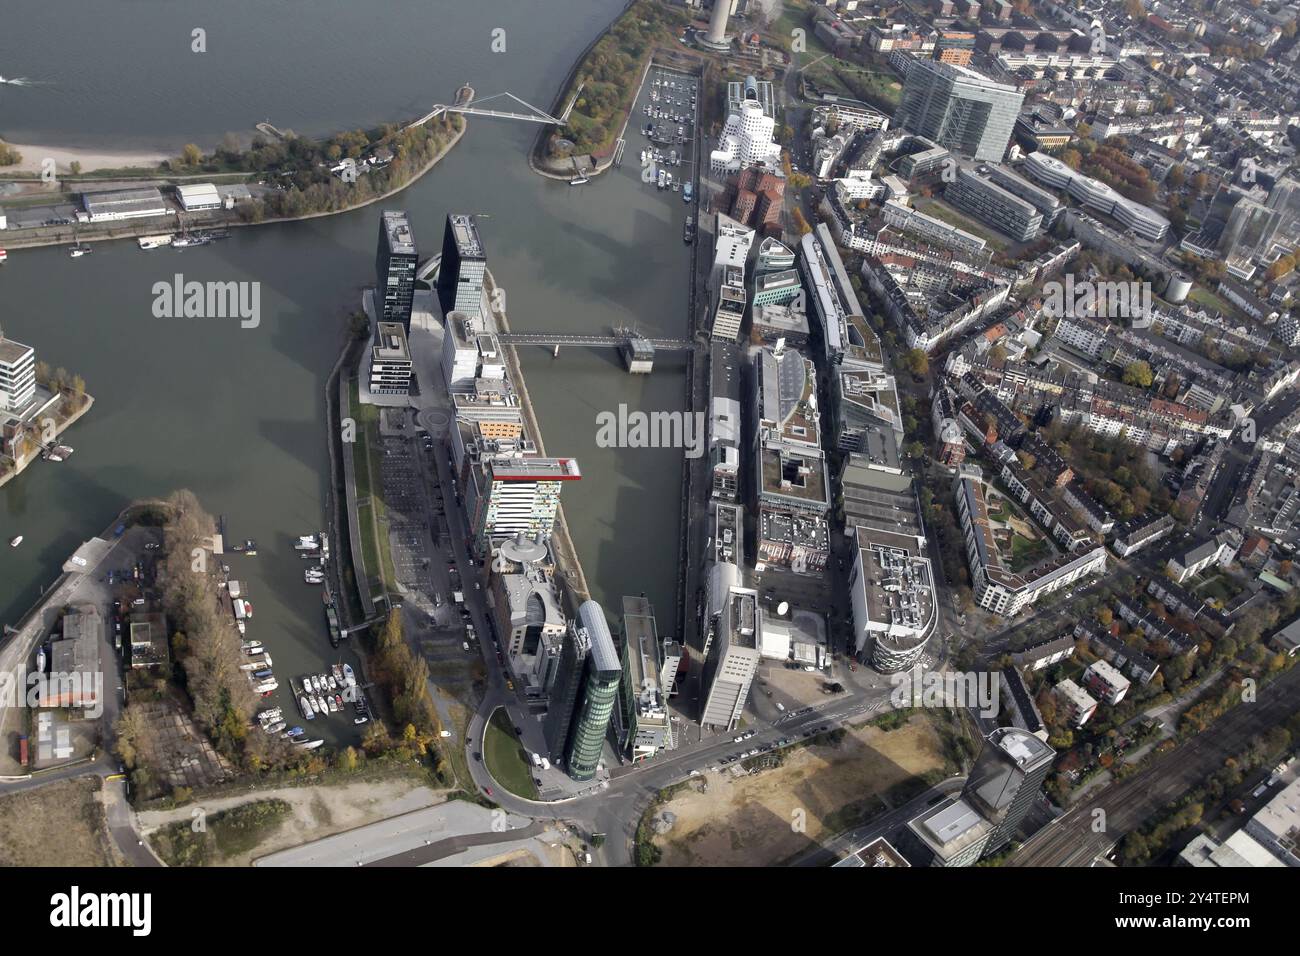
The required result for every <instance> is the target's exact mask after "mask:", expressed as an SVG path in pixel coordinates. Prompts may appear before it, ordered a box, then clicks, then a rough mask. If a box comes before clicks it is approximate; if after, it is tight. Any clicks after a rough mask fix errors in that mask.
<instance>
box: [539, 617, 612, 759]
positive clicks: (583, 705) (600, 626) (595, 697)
mask: <svg viewBox="0 0 1300 956" xmlns="http://www.w3.org/2000/svg"><path fill="white" fill-rule="evenodd" d="M622 675H623V665H622V661H621V660H620V659H619V655H618V649H617V648H616V647H615V646H614V638H613V637H612V636H611V634H610V632H609V623H608V622H607V621H606V620H605V612H604V610H603V609H602V608H601V606H600V605H599V604H597V603H596V602H595V601H586V602H584V603H583V604H582V606H581V607H579V608H578V617H577V620H575V621H574V622H573V626H572V628H571V629H570V630H569V633H568V635H567V636H566V638H565V641H564V649H563V651H562V652H561V654H560V666H559V672H558V673H557V674H556V677H555V684H554V687H553V688H552V690H551V699H550V706H549V708H548V709H547V712H546V720H545V721H544V722H543V724H542V731H543V734H544V735H545V737H546V746H547V749H548V750H549V751H550V754H551V759H552V760H554V761H556V763H559V762H561V761H563V762H564V766H565V768H566V769H567V770H568V772H569V776H571V777H573V778H574V779H575V780H590V779H591V778H592V777H594V776H595V775H596V769H597V768H598V767H599V766H600V755H601V752H602V750H603V748H604V744H605V735H606V734H607V733H608V732H609V722H610V718H611V717H612V716H613V713H614V708H615V706H616V705H617V703H618V687H619V678H621V677H622Z"/></svg>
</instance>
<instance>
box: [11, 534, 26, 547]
mask: <svg viewBox="0 0 1300 956" xmlns="http://www.w3.org/2000/svg"><path fill="white" fill-rule="evenodd" d="M22 543H23V536H22V535H19V536H18V537H16V538H14V539H13V540H12V541H10V542H9V547H11V548H16V547H18V546H19V545H20V544H22Z"/></svg>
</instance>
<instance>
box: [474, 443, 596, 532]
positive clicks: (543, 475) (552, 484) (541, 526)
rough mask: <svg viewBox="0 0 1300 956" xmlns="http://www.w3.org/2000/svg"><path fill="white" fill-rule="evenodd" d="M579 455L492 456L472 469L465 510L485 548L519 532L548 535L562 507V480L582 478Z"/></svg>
mask: <svg viewBox="0 0 1300 956" xmlns="http://www.w3.org/2000/svg"><path fill="white" fill-rule="evenodd" d="M581 478H582V470H581V469H580V468H579V467H578V461H577V459H575V458H530V457H521V458H489V459H487V460H486V461H483V462H481V463H479V464H478V465H477V466H476V467H475V468H473V469H472V470H471V472H470V487H469V488H468V489H467V490H466V492H465V508H466V513H467V514H468V515H469V516H470V527H471V528H472V529H473V531H474V535H475V541H476V542H477V543H478V544H479V546H480V547H481V548H483V549H486V546H487V545H488V544H490V543H493V542H499V541H502V540H504V539H506V538H513V537H516V536H517V535H519V534H523V535H524V536H526V537H528V538H531V539H536V538H537V536H538V535H541V536H542V537H543V538H549V537H550V536H551V532H552V531H553V530H554V528H555V518H556V515H557V514H558V512H559V509H560V489H561V488H563V487H564V485H563V482H566V481H578V480H580V479H581Z"/></svg>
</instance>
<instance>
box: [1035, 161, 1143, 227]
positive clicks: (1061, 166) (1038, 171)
mask: <svg viewBox="0 0 1300 956" xmlns="http://www.w3.org/2000/svg"><path fill="white" fill-rule="evenodd" d="M1024 169H1025V172H1027V173H1029V174H1030V175H1031V176H1033V177H1034V178H1035V179H1037V180H1038V181H1039V182H1040V183H1043V184H1044V185H1045V186H1050V187H1052V188H1053V189H1064V190H1065V191H1066V192H1067V193H1069V194H1070V195H1071V196H1072V197H1074V198H1075V199H1077V200H1078V201H1079V202H1081V203H1083V205H1085V206H1088V207H1090V208H1092V209H1095V210H1097V211H1098V212H1101V213H1105V214H1106V215H1107V216H1110V217H1111V218H1112V219H1114V220H1115V221H1116V222H1118V223H1119V224H1120V225H1122V226H1124V227H1125V228H1127V229H1130V230H1132V232H1133V233H1134V234H1135V235H1137V236H1139V237H1141V238H1143V239H1149V240H1152V241H1156V240H1159V239H1163V238H1164V237H1165V235H1166V234H1167V233H1168V232H1169V220H1168V219H1166V218H1165V217H1164V216H1162V215H1160V213H1158V212H1156V211H1155V210H1154V209H1151V208H1150V207H1148V206H1144V205H1142V204H1141V203H1138V202H1134V201H1133V200H1131V199H1126V198H1125V197H1123V196H1121V195H1120V194H1119V193H1117V192H1116V191H1115V190H1113V189H1111V188H1110V187H1109V186H1107V185H1106V184H1105V183H1103V182H1101V181H1100V180H1097V179H1093V178H1091V177H1089V176H1085V175H1083V174H1082V173H1080V172H1078V171H1077V170H1074V169H1071V168H1070V167H1069V166H1067V165H1065V163H1063V162H1061V161H1060V160H1059V159H1057V158H1056V157H1054V156H1049V155H1047V154H1046V153H1030V154H1029V155H1028V156H1026V157H1025V163H1024Z"/></svg>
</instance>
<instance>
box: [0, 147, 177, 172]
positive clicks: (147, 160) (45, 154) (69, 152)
mask: <svg viewBox="0 0 1300 956" xmlns="http://www.w3.org/2000/svg"><path fill="white" fill-rule="evenodd" d="M0 142H2V143H4V144H5V145H6V146H9V147H11V148H13V149H16V150H17V151H18V152H19V153H21V154H22V157H23V159H22V162H20V163H18V165H16V166H3V167H0V173H39V172H40V171H41V163H42V162H43V161H44V160H45V159H46V158H49V159H53V160H54V165H55V169H56V170H57V172H59V173H61V174H68V173H71V171H72V170H71V166H72V164H73V163H74V162H76V163H81V171H82V172H83V173H92V172H94V171H95V170H98V169H128V168H136V167H144V168H146V169H152V168H153V167H155V166H157V165H158V164H159V163H161V162H162V161H163V160H165V159H171V158H172V157H170V156H168V155H167V154H166V153H160V152H145V151H136V152H113V151H110V150H103V149H78V148H76V147H67V146H27V145H24V144H22V143H11V142H9V141H8V140H3V139H0Z"/></svg>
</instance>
